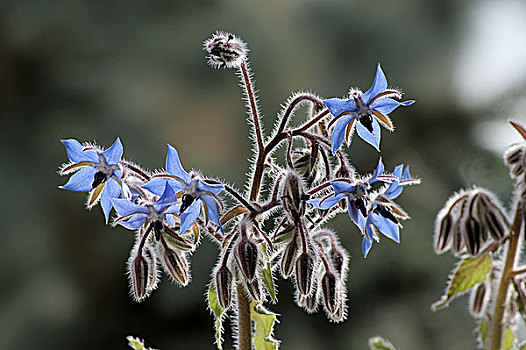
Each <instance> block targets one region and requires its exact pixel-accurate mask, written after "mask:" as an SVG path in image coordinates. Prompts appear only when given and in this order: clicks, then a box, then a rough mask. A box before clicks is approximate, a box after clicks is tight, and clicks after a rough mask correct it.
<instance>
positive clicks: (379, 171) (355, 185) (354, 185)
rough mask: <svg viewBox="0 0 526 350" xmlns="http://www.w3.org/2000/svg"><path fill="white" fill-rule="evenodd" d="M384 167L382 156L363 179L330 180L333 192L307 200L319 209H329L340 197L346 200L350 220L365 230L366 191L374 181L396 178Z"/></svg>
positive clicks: (362, 230) (389, 180)
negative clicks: (373, 168) (370, 173)
mask: <svg viewBox="0 0 526 350" xmlns="http://www.w3.org/2000/svg"><path fill="white" fill-rule="evenodd" d="M384 171H385V168H384V164H383V162H382V158H380V159H379V160H378V165H377V166H376V169H375V171H374V173H373V174H372V175H371V176H370V177H369V178H365V179H363V180H351V179H339V180H335V181H332V182H331V186H332V188H333V190H334V194H331V195H329V196H327V197H325V198H316V199H311V200H309V201H308V202H309V203H310V204H312V205H313V206H314V207H316V208H319V209H329V208H332V207H333V206H335V205H336V204H338V202H340V201H341V200H342V199H346V200H347V210H348V212H349V216H350V217H351V220H352V221H353V222H354V223H355V224H356V226H358V228H359V229H360V231H361V232H365V225H366V218H367V212H368V211H367V205H368V201H369V199H368V197H369V196H368V192H369V190H370V189H371V185H372V184H374V183H376V182H379V181H381V182H392V181H394V180H396V179H397V178H396V177H395V176H394V175H389V174H384Z"/></svg>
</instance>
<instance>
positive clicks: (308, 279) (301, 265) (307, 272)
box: [296, 252, 315, 295]
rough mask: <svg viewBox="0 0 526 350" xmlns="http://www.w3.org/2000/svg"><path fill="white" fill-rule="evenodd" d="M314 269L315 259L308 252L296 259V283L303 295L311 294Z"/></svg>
mask: <svg viewBox="0 0 526 350" xmlns="http://www.w3.org/2000/svg"><path fill="white" fill-rule="evenodd" d="M314 267H315V262H314V258H313V257H312V255H311V254H309V253H308V252H305V253H301V254H300V256H298V258H297V259H296V283H297V285H298V291H299V292H300V294H302V295H308V294H310V292H311V286H312V278H313V271H314Z"/></svg>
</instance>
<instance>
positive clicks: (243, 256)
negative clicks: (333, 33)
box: [234, 237, 258, 281]
mask: <svg viewBox="0 0 526 350" xmlns="http://www.w3.org/2000/svg"><path fill="white" fill-rule="evenodd" d="M234 258H235V260H236V263H237V265H238V267H239V270H240V271H241V274H242V275H243V277H245V278H246V279H247V280H248V281H252V280H253V279H254V276H255V275H256V267H257V264H258V246H257V244H256V243H254V241H252V240H250V239H248V238H246V237H243V238H241V240H240V241H239V243H237V245H236V246H235V248H234Z"/></svg>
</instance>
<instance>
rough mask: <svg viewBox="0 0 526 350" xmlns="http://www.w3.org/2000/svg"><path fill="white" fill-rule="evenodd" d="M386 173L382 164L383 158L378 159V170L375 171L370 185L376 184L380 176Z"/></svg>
mask: <svg viewBox="0 0 526 350" xmlns="http://www.w3.org/2000/svg"><path fill="white" fill-rule="evenodd" d="M384 171H385V167H384V163H383V162H382V157H380V159H378V165H377V166H376V169H374V174H373V176H372V177H371V179H370V180H369V184H373V183H375V182H376V179H377V178H378V176H380V175H382V174H383V173H384Z"/></svg>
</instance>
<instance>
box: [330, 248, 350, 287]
mask: <svg viewBox="0 0 526 350" xmlns="http://www.w3.org/2000/svg"><path fill="white" fill-rule="evenodd" d="M329 258H330V259H331V262H332V266H333V268H334V271H335V272H336V273H337V274H338V277H339V278H340V279H341V278H343V275H344V273H345V268H346V265H347V258H346V256H345V253H344V252H343V251H342V250H341V249H340V248H339V247H336V246H334V247H332V248H331V250H329Z"/></svg>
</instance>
